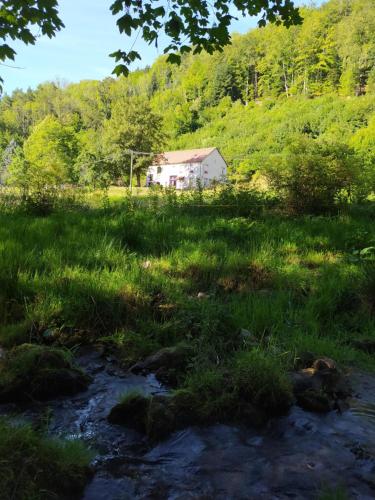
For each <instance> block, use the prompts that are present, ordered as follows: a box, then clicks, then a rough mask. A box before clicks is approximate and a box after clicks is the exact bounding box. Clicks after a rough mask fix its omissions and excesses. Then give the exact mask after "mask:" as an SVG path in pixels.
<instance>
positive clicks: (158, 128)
mask: <svg viewBox="0 0 375 500" xmlns="http://www.w3.org/2000/svg"><path fill="white" fill-rule="evenodd" d="M165 139H166V137H165V134H164V132H163V119H162V117H161V116H160V115H158V114H157V113H155V112H153V111H152V109H151V107H150V104H149V103H148V102H147V101H146V100H144V99H141V98H132V99H126V100H122V101H118V102H117V103H116V104H115V106H114V107H113V109H112V116H111V118H110V119H109V120H106V121H105V122H104V130H103V142H104V151H105V153H106V156H111V157H112V163H113V164H114V165H115V166H116V167H117V174H118V177H124V176H127V175H128V173H129V169H130V155H129V150H133V151H138V152H145V153H152V152H156V153H157V152H160V151H161V149H162V147H163V145H164V142H165ZM151 161H152V156H146V155H145V156H142V155H137V156H136V158H135V161H134V173H135V175H136V177H137V185H138V186H140V184H141V175H142V174H143V173H144V172H145V170H146V169H147V167H148V166H149V165H150V162H151Z"/></svg>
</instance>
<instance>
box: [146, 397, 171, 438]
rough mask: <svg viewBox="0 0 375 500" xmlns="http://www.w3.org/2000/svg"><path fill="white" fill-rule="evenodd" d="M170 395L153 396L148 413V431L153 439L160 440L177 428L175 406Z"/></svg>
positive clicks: (148, 434)
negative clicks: (171, 402)
mask: <svg viewBox="0 0 375 500" xmlns="http://www.w3.org/2000/svg"><path fill="white" fill-rule="evenodd" d="M170 401H171V398H170V397H168V396H153V397H152V398H151V399H150V404H149V407H148V413H147V422H146V433H147V436H148V438H149V439H151V440H152V441H160V440H161V439H164V438H165V437H167V436H168V435H169V434H171V433H172V432H173V431H174V430H175V429H176V419H175V414H174V411H173V406H172V405H171V404H170Z"/></svg>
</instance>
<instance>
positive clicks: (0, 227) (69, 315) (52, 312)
mask: <svg viewBox="0 0 375 500" xmlns="http://www.w3.org/2000/svg"><path fill="white" fill-rule="evenodd" d="M119 193H121V196H122V194H123V191H122V190H121V189H117V188H116V190H115V194H116V195H117V194H119ZM115 194H113V196H114V200H115ZM138 199H139V198H138ZM148 201H149V200H148ZM373 216H374V211H373V209H372V208H371V206H370V207H368V208H367V209H366V210H354V209H353V210H352V211H350V212H348V213H346V214H344V215H342V216H335V217H321V216H320V217H299V218H292V217H287V216H282V215H280V214H273V213H272V212H269V213H267V212H265V213H263V214H258V215H249V216H247V217H244V216H242V217H240V216H238V214H237V212H236V213H235V214H232V215H231V214H230V213H229V214H228V213H225V214H223V213H221V212H220V211H217V212H216V213H215V212H211V213H210V214H208V215H207V214H206V212H205V211H204V210H202V211H201V212H199V211H197V210H196V209H192V212H191V213H189V211H188V210H187V209H184V210H182V211H181V210H175V209H174V208H173V207H169V208H168V204H167V206H164V207H162V208H160V207H159V209H153V208H150V207H149V205H147V204H145V206H139V207H137V206H134V205H133V204H131V205H129V203H123V202H120V201H115V202H113V203H111V206H110V207H106V208H105V207H103V208H101V207H99V206H97V207H96V208H95V207H92V208H90V209H88V208H87V207H86V208H85V209H82V210H79V209H76V210H72V211H69V212H63V211H57V212H55V213H53V214H51V215H50V216H48V217H45V218H41V217H33V216H29V215H26V214H22V213H17V212H13V213H4V214H1V213H0V286H1V288H0V313H1V315H0V342H1V343H2V344H4V345H7V346H10V345H12V344H13V343H14V344H18V343H20V342H21V341H27V342H29V341H30V340H32V339H33V338H35V339H39V338H40V337H41V336H42V335H43V332H44V331H46V330H47V329H54V330H56V331H58V332H61V334H62V338H64V339H67V338H69V336H73V335H75V334H76V333H77V332H79V334H80V335H83V336H85V337H86V338H87V339H94V338H103V337H105V338H106V342H108V340H109V339H111V338H112V341H113V343H116V342H117V343H118V345H121V346H122V347H123V349H121V351H122V352H124V351H125V347H124V346H128V347H129V346H131V348H130V351H129V352H131V353H132V354H131V356H130V355H129V353H128V354H127V355H126V362H127V363H130V361H134V360H136V359H138V357H140V356H144V355H146V354H147V353H149V352H152V350H155V349H156V348H157V347H158V346H164V345H170V344H174V343H176V342H179V341H181V340H187V341H189V342H193V343H194V342H195V343H196V346H197V350H198V351H199V350H201V351H202V353H203V352H204V349H208V350H211V351H212V352H219V351H220V352H221V351H223V349H224V350H225V349H231V348H229V347H228V346H227V344H226V340H225V339H226V338H230V337H231V335H233V334H235V332H236V331H237V330H238V329H240V328H246V329H248V330H250V331H251V332H252V333H253V334H254V335H255V336H256V337H257V338H258V339H259V340H260V341H262V349H264V350H265V351H267V350H268V349H272V350H273V352H274V351H275V350H276V351H278V352H279V353H280V356H283V359H285V360H288V359H291V358H292V357H293V355H294V354H295V352H296V351H298V350H301V349H304V350H311V351H314V352H316V353H317V354H324V355H331V356H332V357H335V358H336V359H337V360H339V361H342V362H344V363H357V364H360V365H362V366H367V367H371V366H372V364H373V361H372V360H371V358H370V356H369V355H367V354H364V353H362V352H360V351H358V350H356V349H353V348H352V347H350V339H353V338H356V339H358V338H374V332H375V320H374V315H373V309H372V307H373V306H372V304H373V303H374V297H373V293H374V292H373V281H374V280H372V281H371V279H370V278H369V271H368V267H369V265H372V264H373V263H372V264H371V262H365V261H363V260H361V258H359V257H358V256H357V254H356V253H355V251H356V250H360V249H362V248H364V247H366V246H370V245H371V244H372V242H373V241H374V238H375V228H374V224H373V222H372V221H373ZM366 266H367V267H366ZM199 294H203V297H204V298H203V299H202V297H201V298H199V297H198V295H199ZM197 339H200V340H199V341H198V340H197ZM208 344H210V346H209V345H208ZM215 355H216V354H215ZM215 355H212V356H211V354H208V355H207V359H210V358H211V357H214V356H215ZM220 356H222V354H220ZM130 358H131V359H130Z"/></svg>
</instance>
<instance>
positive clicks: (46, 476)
mask: <svg viewBox="0 0 375 500" xmlns="http://www.w3.org/2000/svg"><path fill="white" fill-rule="evenodd" d="M0 457H1V460H0V491H1V497H2V498H4V499H6V498H12V499H13V500H26V499H27V500H29V499H32V500H45V499H49V498H61V499H63V498H65V499H68V498H69V499H73V498H79V497H80V496H81V494H82V492H83V488H84V486H85V484H86V482H87V480H88V478H89V476H90V469H89V464H90V461H91V458H92V454H91V453H90V452H89V451H88V450H87V449H86V448H85V447H84V446H83V445H82V444H81V443H80V442H78V441H62V440H57V439H50V438H46V437H43V436H42V435H40V434H38V433H37V432H35V431H34V430H33V429H32V428H31V427H29V426H20V427H19V426H17V427H15V426H11V425H10V424H9V423H8V422H7V421H6V420H4V419H0Z"/></svg>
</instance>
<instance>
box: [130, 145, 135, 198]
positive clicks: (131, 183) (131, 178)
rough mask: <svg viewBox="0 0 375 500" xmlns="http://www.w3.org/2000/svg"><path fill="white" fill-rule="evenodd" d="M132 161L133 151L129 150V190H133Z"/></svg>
mask: <svg viewBox="0 0 375 500" xmlns="http://www.w3.org/2000/svg"><path fill="white" fill-rule="evenodd" d="M133 161H134V151H133V150H131V151H130V182H129V190H130V192H132V191H133Z"/></svg>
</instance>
